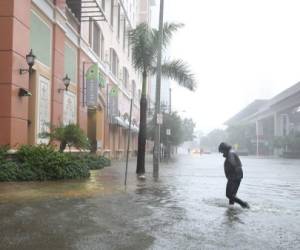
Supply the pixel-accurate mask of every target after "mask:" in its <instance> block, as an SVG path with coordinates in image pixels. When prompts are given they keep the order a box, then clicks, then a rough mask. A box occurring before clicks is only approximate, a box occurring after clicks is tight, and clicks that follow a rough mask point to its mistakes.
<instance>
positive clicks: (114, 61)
mask: <svg viewBox="0 0 300 250" xmlns="http://www.w3.org/2000/svg"><path fill="white" fill-rule="evenodd" d="M109 61H110V70H111V72H112V73H113V75H114V76H115V77H118V73H119V58H118V55H117V53H116V51H115V50H114V49H113V48H110V60H109Z"/></svg>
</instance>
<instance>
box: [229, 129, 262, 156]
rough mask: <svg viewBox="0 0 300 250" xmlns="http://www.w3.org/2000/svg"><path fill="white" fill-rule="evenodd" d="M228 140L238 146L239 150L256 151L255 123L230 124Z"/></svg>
mask: <svg viewBox="0 0 300 250" xmlns="http://www.w3.org/2000/svg"><path fill="white" fill-rule="evenodd" d="M226 132H227V135H228V142H229V143H230V144H231V145H233V146H236V147H237V148H236V149H237V150H246V151H248V152H251V153H254V152H255V147H254V143H253V141H254V140H255V139H256V132H255V125H238V126H230V127H228V128H227V130H226Z"/></svg>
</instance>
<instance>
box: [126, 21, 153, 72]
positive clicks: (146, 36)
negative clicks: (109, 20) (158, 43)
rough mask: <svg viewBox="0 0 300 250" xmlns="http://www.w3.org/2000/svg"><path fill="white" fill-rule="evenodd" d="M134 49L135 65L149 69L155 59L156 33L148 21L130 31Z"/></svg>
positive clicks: (140, 69) (133, 59)
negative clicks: (154, 43) (154, 44)
mask: <svg viewBox="0 0 300 250" xmlns="http://www.w3.org/2000/svg"><path fill="white" fill-rule="evenodd" d="M128 37H129V43H130V45H131V49H132V61H133V66H134V67H135V69H136V70H139V71H144V70H145V71H148V70H149V69H150V67H151V65H152V64H153V61H155V55H156V48H155V47H154V46H153V40H154V33H153V30H152V29H151V28H150V27H149V25H148V24H147V23H141V24H139V25H138V26H137V27H136V28H135V29H132V30H130V31H129V32H128Z"/></svg>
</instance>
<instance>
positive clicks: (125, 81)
mask: <svg viewBox="0 0 300 250" xmlns="http://www.w3.org/2000/svg"><path fill="white" fill-rule="evenodd" d="M128 84H129V73H128V70H127V68H125V67H123V85H124V87H125V89H127V88H128Z"/></svg>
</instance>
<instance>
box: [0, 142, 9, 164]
mask: <svg viewBox="0 0 300 250" xmlns="http://www.w3.org/2000/svg"><path fill="white" fill-rule="evenodd" d="M8 149H9V146H7V145H5V146H0V163H1V162H2V161H4V160H5V157H6V155H7V151H8Z"/></svg>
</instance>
